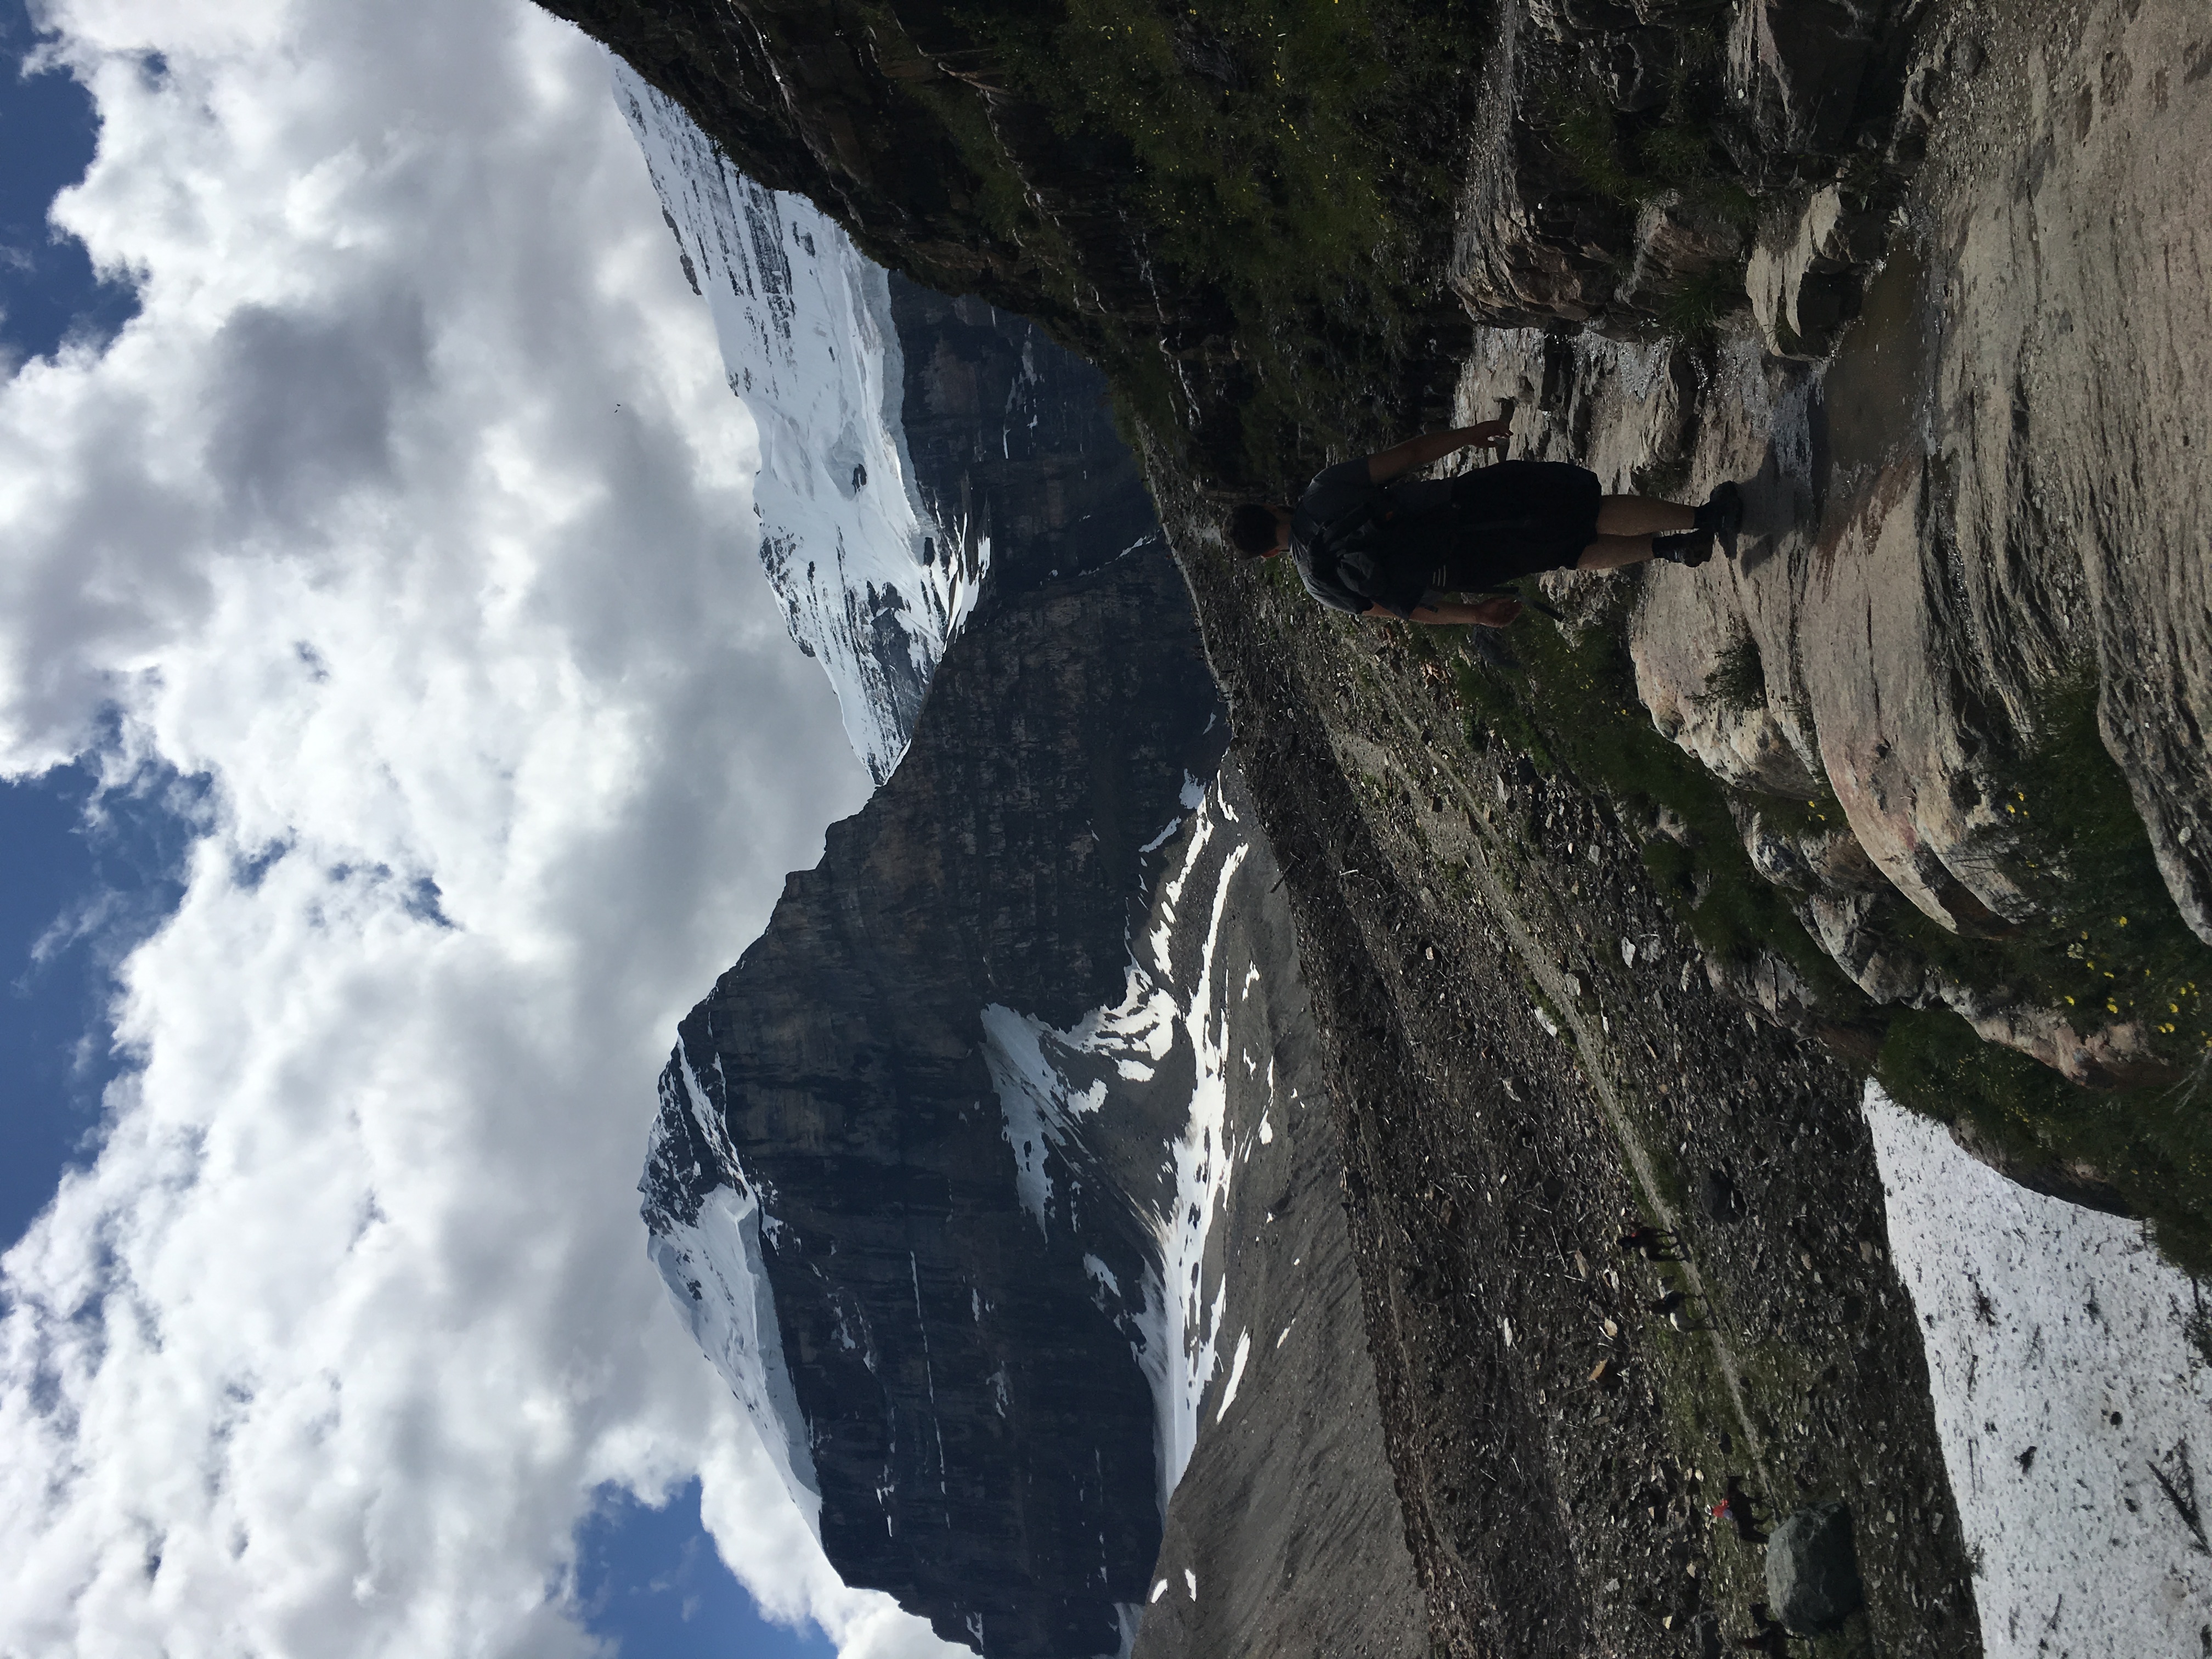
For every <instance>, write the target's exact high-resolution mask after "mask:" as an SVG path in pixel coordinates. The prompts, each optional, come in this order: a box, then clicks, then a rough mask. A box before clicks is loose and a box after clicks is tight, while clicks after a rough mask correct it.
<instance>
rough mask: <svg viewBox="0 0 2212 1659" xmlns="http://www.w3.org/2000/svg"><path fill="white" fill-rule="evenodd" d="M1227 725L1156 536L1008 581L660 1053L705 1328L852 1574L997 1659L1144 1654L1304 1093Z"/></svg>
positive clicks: (656, 1206)
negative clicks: (1172, 1530)
mask: <svg viewBox="0 0 2212 1659" xmlns="http://www.w3.org/2000/svg"><path fill="white" fill-rule="evenodd" d="M1226 736H1227V732H1226V726H1225V720H1224V719H1223V710H1222V708H1221V706H1220V703H1219V700H1218V695H1217V693H1216V692H1215V690H1214V689H1213V686H1212V681H1211V678H1210V677H1209V676H1208V675H1207V673H1206V665H1205V661H1204V659H1203V656H1202V654H1201V653H1200V651H1199V649H1198V641H1197V637H1196V631H1195V629H1194V625H1193V623H1192V619H1191V617H1190V613H1189V607H1188V598H1187V596H1186V591H1185V589H1184V587H1183V584H1182V576H1181V574H1180V572H1178V571H1177V570H1176V568H1175V565H1174V562H1173V561H1172V560H1171V559H1170V557H1169V556H1168V555H1167V553H1166V552H1165V550H1164V549H1163V548H1160V547H1158V546H1152V547H1148V548H1146V549H1145V550H1142V552H1141V553H1140V554H1139V555H1137V556H1131V557H1129V558H1127V559H1123V560H1118V561H1115V562H1112V563H1110V564H1109V565H1108V566H1107V567H1106V568H1103V569H1100V570H1097V571H1092V572H1089V573H1086V574H1083V575H1080V576H1078V577H1074V578H1072V579H1066V580H1062V581H1060V582H1057V583H1049V584H1047V585H1046V586H1044V587H1043V588H1042V589H1041V590H1037V591H1035V592H1031V593H1030V594H1028V595H1025V596H1023V597H1021V598H1020V599H1014V600H1010V601H1009V602H1007V603H1006V605H1003V606H997V607H994V613H993V615H992V616H991V617H990V618H989V621H988V623H987V624H985V623H980V622H979V623H978V625H977V626H976V627H975V628H974V629H971V630H970V631H969V633H968V634H967V635H965V636H964V637H963V639H962V640H961V641H959V643H958V644H957V647H956V648H955V649H954V650H953V652H952V653H951V654H950V655H949V656H948V657H947V658H946V659H945V664H944V666H943V667H942V669H941V670H940V671H939V677H938V681H937V684H936V687H935V689H934V690H933V692H932V694H931V696H930V701H929V703H928V706H927V708H926V709H925V710H924V711H923V714H922V717H921V723H920V726H918V728H917V730H916V732H915V742H914V745H913V747H912V749H911V750H909V752H908V756H907V757H906V760H905V762H904V763H902V765H901V767H900V768H899V769H898V771H897V773H896V775H894V776H893V777H892V778H890V780H889V781H887V782H886V783H885V784H884V787H882V788H881V789H879V790H878V791H877V793H876V794H875V796H874V798H873V799H872V800H871V801H870V802H869V803H868V805H867V806H866V807H865V808H864V809H863V810H862V811H861V812H860V814H859V815H858V816H857V817H853V818H850V819H848V820H846V821H845V822H844V823H839V824H836V825H833V826H831V828H830V830H829V836H828V839H827V845H826V847H825V849H824V852H823V861H822V863H821V865H820V866H817V868H816V869H814V870H811V871H807V872H800V873H799V874H796V875H793V877H792V878H790V880H789V882H788V883H787V886H786V888H785V892H784V896H783V898H782V901H781V902H780V903H779V904H778V906H777V908H776V911H775V917H774V919H773V921H771V923H770V925H769V930H768V932H767V933H766V934H764V935H763V938H762V939H760V940H759V942H757V944H756V945H753V947H752V948H751V949H750V950H749V951H747V952H746V953H745V955H744V958H743V959H742V960H741V961H740V962H739V963H738V966H737V967H736V968H734V969H732V970H731V971H730V972H729V973H728V974H726V975H724V976H723V977H722V979H721V981H720V982H719V983H718V984H717V985H716V986H715V987H714V991H713V992H712V993H711V994H709V995H708V998H707V999H706V1000H705V1001H703V1002H702V1004H701V1005H700V1006H698V1007H697V1008H696V1009H695V1010H694V1011H693V1012H692V1013H691V1014H690V1017H689V1018H686V1019H685V1020H684V1023H683V1024H682V1026H681V1028H680V1030H679V1033H678V1047H677V1050H676V1053H675V1054H674V1055H673V1056H672V1057H671V1060H670V1062H669V1065H668V1067H667V1069H666V1071H665V1073H664V1076H663V1082H662V1092H661V1100H662V1110H661V1115H660V1119H659V1128H658V1131H657V1133H656V1134H655V1137H654V1141H653V1153H652V1161H651V1163H650V1164H649V1165H648V1167H647V1171H646V1176H645V1180H644V1182H643V1189H644V1192H645V1194H646V1215H647V1223H648V1225H649V1226H650V1228H651V1229H652V1231H653V1234H654V1245H653V1250H654V1255H655V1256H656V1259H657V1260H658V1261H659V1263H660V1265H661V1267H662V1271H663V1273H664V1275H665V1277H666V1278H667V1279H668V1281H669V1284H670V1287H671V1290H672V1291H674V1292H675V1293H676V1295H677V1297H678V1304H679V1305H680V1306H682V1307H683V1308H684V1310H686V1312H687V1314H688V1315H689V1316H690V1319H691V1322H692V1325H693V1328H694V1330H695V1331H696V1333H697V1334H698V1336H699V1338H700V1340H701V1342H702V1346H704V1347H705V1348H706V1350H707V1352H708V1354H709V1355H710V1357H712V1358H714V1360H715V1361H716V1362H717V1363H718V1364H720V1366H721V1367H722V1369H723V1371H724V1374H725V1375H726V1376H727V1378H728V1379H729V1381H730V1383H731V1386H732V1389H733V1390H734V1391H735V1392H736V1394H737V1395H738V1398H739V1399H740V1400H741V1401H744V1404H745V1405H746V1406H747V1407H748V1408H749V1409H750V1411H751V1412H752V1413H753V1416H754V1419H755V1421H756V1422H757V1424H758V1425H759V1426H760V1428H761V1431H762V1436H763V1441H764V1442H766V1443H768V1445H769V1448H770V1449H771V1451H772V1452H775V1453H777V1454H778V1456H779V1462H780V1463H781V1465H782V1467H783V1468H784V1469H785V1472H786V1474H787V1478H788V1479H789V1480H790V1481H791V1483H792V1486H793V1493H794V1495H795V1496H796V1497H797V1498H798V1499H799V1502H800V1504H801V1505H802V1507H804V1508H805V1509H807V1510H809V1512H810V1513H811V1514H813V1515H815V1516H817V1522H818V1527H819V1531H820V1536H821V1539H822V1543H823V1548H824V1550H825V1551H826V1552H827V1553H828V1554H829V1559H830V1560H831V1562H832V1563H833V1564H835V1565H836V1567H837V1569H838V1570H839V1571H840V1572H841V1573H842V1575H843V1576H844V1577H845V1578H846V1580H847V1582H848V1583H854V1584H857V1585H863V1586H868V1587H872V1588H878V1589H889V1590H890V1591H891V1592H892V1593H893V1594H894V1595H896V1596H897V1597H898V1599H899V1600H900V1601H901V1602H902V1603H903V1604H904V1605H905V1606H907V1607H908V1608H909V1609H911V1610H913V1611H915V1612H917V1613H922V1614H925V1615H926V1616H927V1617H929V1618H930V1619H931V1620H933V1623H934V1624H935V1625H936V1626H937V1628H938V1630H939V1633H940V1634H942V1635H944V1636H945V1637H946V1638H948V1639H951V1640H959V1641H966V1642H968V1643H969V1644H973V1645H975V1646H976V1647H977V1648H978V1649H979V1650H981V1651H983V1652H986V1653H988V1654H991V1655H992V1656H994V1659H1000V1656H1024V1659H1082V1656H1093V1655H1098V1654H1105V1653H1114V1652H1118V1651H1121V1650H1122V1649H1123V1648H1124V1647H1125V1646H1126V1645H1127V1642H1128V1640H1129V1639H1130V1638H1131V1636H1132V1634H1133V1630H1134V1628H1135V1623H1136V1617H1137V1613H1138V1609H1139V1607H1141V1606H1142V1604H1143V1601H1144V1596H1145V1594H1146V1590H1147V1589H1148V1588H1149V1585H1150V1573H1151V1570H1152V1565H1153V1561H1154V1559H1155V1556H1156V1555H1157V1553H1158V1547H1159V1541H1160V1536H1161V1525H1162V1518H1163V1510H1164V1503H1165V1498H1166V1494H1167V1489H1168V1488H1169V1487H1170V1486H1171V1485H1172V1483H1173V1481H1174V1480H1175V1478H1176V1475H1177V1474H1179V1473H1180V1471H1181V1469H1182V1466H1183V1464H1184V1462H1186V1461H1187V1460H1188V1456H1189V1455H1190V1447H1191V1444H1192V1442H1193V1440H1194V1436H1195V1433H1196V1425H1198V1423H1199V1422H1200V1418H1201V1413H1200V1397H1201V1395H1205V1394H1206V1390H1207V1389H1208V1388H1209V1387H1211V1388H1212V1389H1213V1390H1214V1391H1215V1392H1216V1393H1217V1394H1218V1392H1219V1391H1220V1390H1221V1389H1222V1388H1223V1387H1224V1386H1225V1383H1224V1381H1223V1379H1224V1377H1225V1376H1226V1375H1227V1369H1226V1368H1227V1367H1228V1366H1229V1365H1230V1364H1231V1351H1232V1350H1234V1349H1235V1348H1236V1347H1237V1343H1238V1338H1237V1333H1236V1332H1235V1331H1234V1330H1232V1329H1231V1328H1230V1325H1229V1321H1230V1320H1231V1319H1232V1318H1233V1317H1234V1312H1235V1310H1234V1297H1233V1296H1231V1295H1228V1294H1227V1293H1225V1290H1224V1282H1225V1281H1224V1278H1223V1273H1224V1262H1223V1259H1222V1256H1221V1253H1220V1251H1219V1250H1218V1249H1212V1248H1210V1246H1209V1241H1210V1240H1216V1241H1217V1242H1218V1231H1217V1230H1218V1218H1219V1216H1220V1214H1221V1213H1222V1212H1223V1206H1224V1204H1225V1201H1226V1200H1228V1198H1229V1196H1230V1194H1231V1191H1232V1188H1233V1184H1234V1179H1235V1176H1236V1172H1237V1170H1239V1169H1241V1168H1242V1167H1243V1166H1242V1164H1241V1162H1240V1160H1241V1159H1242V1158H1243V1157H1244V1156H1246V1155H1247V1154H1249V1152H1252V1151H1253V1150H1254V1149H1255V1148H1256V1147H1260V1146H1265V1145H1266V1144H1267V1138H1272V1137H1273V1135H1274V1134H1275V1132H1276V1129H1277V1128H1278V1127H1281V1126H1282V1124H1283V1122H1284V1113H1285V1111H1288V1110H1291V1109H1294V1108H1293V1107H1292V1106H1291V1103H1290V1101H1289V1098H1288V1097H1289V1093H1290V1091H1289V1090H1288V1089H1287V1088H1285V1089H1284V1090H1283V1091H1282V1092H1283V1093H1284V1095H1285V1099H1284V1100H1283V1101H1282V1102H1281V1103H1275V1102H1273V1099H1272V1097H1269V1098H1267V1099H1262V1098H1261V1096H1262V1095H1264V1094H1267V1091H1273V1090H1276V1089H1277V1084H1278V1079H1277V1078H1276V1076H1275V1073H1274V1072H1273V1068H1272V1066H1270V1065H1269V1064H1268V1061H1267V1058H1266V1057H1267V1056H1269V1055H1270V1054H1272V1053H1273V1050H1274V1048H1275V1047H1276V1043H1275V1041H1274V1039H1273V1037H1272V1036H1268V1035H1267V1034H1265V1032H1264V1030H1261V1028H1262V1027H1264V1024H1265V1011H1266V1010H1267V1008H1268V1007H1269V1006H1270V1005H1269V1004H1268V1003H1267V1000H1266V997H1265V994H1264V993H1261V992H1255V991H1253V990H1252V987H1251V984H1250V980H1249V969H1250V968H1251V966H1252V964H1253V962H1254V959H1255V957H1254V951H1255V945H1254V944H1253V937H1254V936H1253V934H1252V933H1251V932H1250V929H1251V928H1252V927H1255V926H1256V925H1259V924H1258V923H1257V922H1256V921H1254V920H1253V919H1255V918H1258V917H1260V916H1261V915H1263V914H1264V912H1265V907H1264V906H1263V905H1261V903H1260V902H1258V901H1259V900H1260V898H1261V896H1262V895H1261V892H1260V891H1259V890H1256V889H1255V890H1252V891H1246V890H1245V889H1246V888H1250V887H1252V886H1253V881H1252V878H1251V877H1250V876H1249V874H1247V873H1246V872H1245V866H1246V865H1247V862H1248V855H1247V853H1246V851H1245V846H1246V843H1245V840H1244V837H1243V833H1242V829H1241V824H1240V823H1239V821H1238V820H1237V818H1236V817H1234V816H1233V810H1232V809H1231V808H1230V807H1229V806H1228V805H1227V804H1226V803H1225V802H1224V801H1223V800H1221V799H1218V798H1216V796H1215V795H1214V794H1212V793H1209V792H1208V791H1207V790H1206V789H1205V788H1204V787H1201V786H1200V785H1199V784H1198V783H1197V782H1196V781H1195V780H1197V779H1199V778H1211V777H1212V776H1213V775H1214V774H1215V771H1216V769H1217V766H1218V760H1219V757H1220V755H1221V751H1222V748H1223V745H1224V744H1225V739H1226ZM1232 891H1234V892H1235V893H1237V895H1238V897H1237V899H1235V900H1233V901H1232V899H1231V896H1230V895H1231V893H1232ZM1270 948H1271V949H1273V951H1275V952H1276V953H1277V954H1278V955H1280V954H1282V953H1283V952H1284V951H1285V950H1286V948H1287V947H1286V945H1284V944H1283V943H1282V942H1280V941H1278V942H1277V943H1276V944H1275V945H1273V946H1271V947H1270ZM1240 993H1248V994H1249V998H1248V999H1245V1000H1240ZM1247 1027H1249V1028H1250V1029H1246V1028H1247ZM1255 1030H1256V1031H1260V1032H1261V1034H1260V1035H1257V1036H1255V1035H1254V1034H1253V1033H1254V1031H1255ZM1248 1050H1249V1053H1248V1052H1246V1051H1248ZM1247 1061H1250V1062H1251V1063H1249V1064H1248V1063H1247ZM1271 1113H1272V1114H1273V1116H1272V1118H1271V1117H1270V1114H1271ZM1263 1121H1267V1122H1268V1123H1269V1124H1270V1127H1267V1128H1266V1129H1262V1128H1261V1127H1259V1126H1260V1125H1261V1123H1262V1122H1263ZM1269 1179H1271V1180H1272V1179H1273V1177H1269ZM763 1285H764V1286H765V1287H766V1292H767V1294H766V1295H765V1296H763ZM1249 1346H1250V1342H1249V1334H1247V1340H1245V1341H1244V1343H1243V1347H1244V1348H1245V1349H1247V1350H1249ZM1212 1403H1213V1404H1214V1405H1215V1406H1216V1407H1220V1406H1221V1405H1223V1404H1224V1403H1225V1402H1224V1401H1219V1400H1216V1401H1213V1402H1212Z"/></svg>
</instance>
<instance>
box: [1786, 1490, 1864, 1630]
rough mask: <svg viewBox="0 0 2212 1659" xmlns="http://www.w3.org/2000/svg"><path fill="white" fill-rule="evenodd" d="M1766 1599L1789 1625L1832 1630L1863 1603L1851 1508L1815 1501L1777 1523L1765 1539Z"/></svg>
mask: <svg viewBox="0 0 2212 1659" xmlns="http://www.w3.org/2000/svg"><path fill="white" fill-rule="evenodd" d="M1766 1599H1767V1604H1768V1605H1769V1606H1770V1607H1772V1608H1773V1609H1774V1616H1775V1617H1776V1618H1778V1619H1779V1620H1781V1621H1782V1622H1783V1623H1784V1624H1785V1625H1787V1626H1789V1627H1790V1629H1791V1630H1794V1631H1799V1632H1815V1631H1827V1630H1833V1629H1835V1628H1836V1626H1838V1625H1840V1624H1842V1623H1843V1622H1844V1620H1845V1619H1846V1618H1848V1617H1849V1616H1850V1614H1851V1613H1855V1612H1857V1610H1858V1609H1859V1607H1861V1606H1863V1604H1864V1601H1865V1595H1864V1589H1863V1586H1862V1585H1861V1583H1860V1581H1859V1564H1858V1552H1857V1550H1856V1549H1855V1548H1854V1547H1853V1546H1852V1542H1851V1512H1850V1510H1849V1509H1847V1508H1845V1507H1844V1505H1843V1504H1814V1505H1813V1506H1812V1507H1811V1508H1809V1509H1802V1510H1798V1511H1797V1512H1796V1514H1795V1515H1793V1516H1790V1518H1789V1519H1788V1520H1786V1521H1784V1522H1783V1523H1782V1524H1781V1525H1780V1526H1778V1527H1777V1528H1775V1529H1774V1532H1773V1535H1772V1536H1771V1537H1770V1538H1769V1539H1768V1540H1767V1541H1766Z"/></svg>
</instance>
